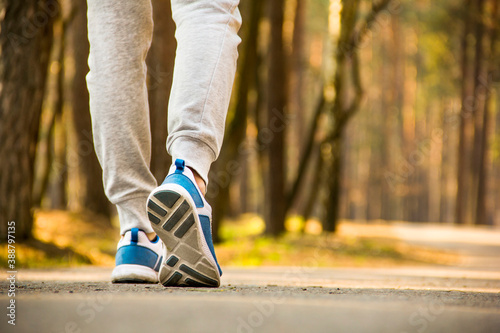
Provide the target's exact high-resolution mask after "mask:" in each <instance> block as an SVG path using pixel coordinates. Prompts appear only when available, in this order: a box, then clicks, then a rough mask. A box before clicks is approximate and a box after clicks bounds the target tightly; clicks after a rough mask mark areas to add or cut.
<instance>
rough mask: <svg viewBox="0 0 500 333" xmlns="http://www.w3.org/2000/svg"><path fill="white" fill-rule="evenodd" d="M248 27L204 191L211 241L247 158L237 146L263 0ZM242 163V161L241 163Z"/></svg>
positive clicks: (242, 128)
mask: <svg viewBox="0 0 500 333" xmlns="http://www.w3.org/2000/svg"><path fill="white" fill-rule="evenodd" d="M250 5H251V8H250V16H249V18H248V28H247V30H246V31H245V32H244V33H245V36H246V38H244V43H245V44H244V45H243V51H242V54H241V60H240V69H241V70H239V71H238V72H239V77H237V82H236V89H237V90H236V91H235V94H236V96H237V97H236V106H235V108H234V117H233V119H232V121H231V123H230V124H229V128H228V130H227V132H226V135H225V138H224V144H223V145H222V150H221V153H220V156H219V158H218V160H217V161H216V162H215V163H214V165H213V167H212V170H211V172H210V175H209V177H210V182H209V188H208V191H207V199H209V200H211V202H212V208H213V210H212V215H213V221H212V235H213V238H214V242H217V241H219V235H218V231H219V227H220V224H221V221H222V219H223V218H224V216H225V215H226V213H227V208H228V205H229V188H230V183H231V181H232V179H233V177H234V176H236V175H237V174H239V173H241V165H240V163H239V162H238V160H239V159H247V158H248V156H245V154H242V152H241V151H239V148H240V145H241V143H242V142H243V140H244V138H245V135H246V127H247V116H248V93H249V91H250V89H251V87H252V86H255V85H256V83H255V82H256V75H257V70H256V69H257V65H258V64H257V62H258V59H257V58H258V53H257V49H258V47H257V42H258V36H259V25H260V21H261V18H262V11H263V5H264V1H263V0H252V1H251V3H250ZM243 163H245V162H243Z"/></svg>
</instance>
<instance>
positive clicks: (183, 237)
mask: <svg viewBox="0 0 500 333" xmlns="http://www.w3.org/2000/svg"><path fill="white" fill-rule="evenodd" d="M237 6H238V0H198V1H193V0H190V1H188V0H172V13H173V18H174V21H175V23H176V25H177V30H176V38H177V43H178V48H177V54H176V60H175V68H174V78H173V85H172V93H171V95H170V104H169V112H170V113H169V124H168V127H169V137H168V139H167V148H168V151H169V153H170V154H171V155H172V157H173V159H174V160H175V165H173V166H172V167H171V169H170V172H169V175H168V176H167V178H166V179H165V181H164V182H163V184H162V185H161V186H160V187H158V188H156V189H155V190H154V191H153V192H152V193H151V194H150V196H149V199H148V216H149V220H150V221H151V225H152V227H153V229H154V230H155V232H156V233H157V234H158V236H159V237H160V238H161V240H162V241H163V242H164V243H165V245H166V249H167V252H166V253H164V257H165V258H164V260H163V262H162V265H161V268H160V272H159V280H160V283H162V284H163V285H165V286H176V285H181V286H182V285H189V286H206V287H217V286H219V284H220V276H221V274H222V271H221V269H220V267H219V264H218V263H217V259H216V257H215V252H214V247H213V244H212V233H211V223H212V221H211V218H212V209H211V207H210V205H209V204H208V203H207V202H206V200H205V198H204V197H203V193H202V191H200V186H199V185H197V184H198V181H197V179H196V174H193V172H192V171H191V169H193V170H195V171H196V173H197V174H198V175H199V176H200V177H201V178H202V179H203V180H204V182H205V183H206V182H207V178H208V171H209V168H210V165H211V163H212V162H213V161H214V160H215V159H216V158H217V155H218V154H219V151H220V148H221V145H222V140H223V136H224V125H225V124H224V123H225V119H226V113H227V108H228V105H229V99H230V95H231V88H232V85H233V80H234V75H235V71H236V59H237V55H238V54H237V46H238V44H239V43H240V38H239V37H238V35H237V32H238V29H239V27H240V24H241V17H240V14H239V11H238V7H237ZM186 166H188V167H189V168H186Z"/></svg>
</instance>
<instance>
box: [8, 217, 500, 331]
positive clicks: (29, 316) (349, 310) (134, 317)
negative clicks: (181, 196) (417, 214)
mask: <svg viewBox="0 0 500 333" xmlns="http://www.w3.org/2000/svg"><path fill="white" fill-rule="evenodd" d="M386 228H388V227H387V226H386ZM390 231H391V232H390V233H387V232H386V233H385V235H389V234H390V235H391V237H397V238H398V239H401V240H403V241H405V242H408V243H412V244H419V245H421V246H428V247H433V248H439V249H442V250H447V251H455V252H458V253H460V254H461V256H462V260H461V261H460V263H458V264H457V265H455V266H452V267H450V266H417V267H391V268H332V269H330V268H328V269H323V268H316V267H314V265H312V266H310V267H272V268H253V269H242V268H225V269H224V276H223V279H222V283H223V285H222V286H221V288H217V289H206V288H202V289H193V288H163V287H162V286H160V285H112V284H110V283H109V282H108V281H109V275H110V272H111V269H110V268H99V267H84V268H76V269H65V270H20V271H19V272H17V273H16V279H17V287H16V296H15V297H9V295H8V290H9V282H8V280H7V278H8V277H9V275H8V274H7V273H6V272H5V271H2V272H1V278H2V282H0V286H1V292H0V303H1V305H2V306H1V308H2V309H4V310H3V311H5V314H7V313H8V312H9V311H10V310H9V309H7V306H9V304H10V303H9V302H10V301H11V300H12V299H14V300H15V314H16V326H12V325H9V324H8V320H9V318H8V316H6V315H3V318H4V319H2V320H1V321H0V331H1V332H142V331H143V332H145V328H146V327H147V328H148V329H150V331H151V332H160V331H162V332H202V331H203V332H400V333H402V332H420V333H422V332H500V259H499V258H500V257H499V254H500V232H499V231H498V230H488V229H470V228H450V227H443V226H428V227H425V226H422V225H417V226H414V225H410V224H397V225H393V226H390Z"/></svg>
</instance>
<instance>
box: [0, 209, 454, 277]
mask: <svg viewBox="0 0 500 333" xmlns="http://www.w3.org/2000/svg"><path fill="white" fill-rule="evenodd" d="M115 222H116V221H115ZM286 228H287V232H286V233H285V234H284V235H282V236H281V237H277V238H273V237H268V236H265V235H263V232H264V229H265V225H264V221H263V220H262V219H261V218H260V217H259V216H257V215H254V214H244V215H242V216H241V217H240V218H238V219H237V220H230V221H226V223H224V224H223V225H222V226H221V230H220V231H221V238H222V240H223V241H222V243H221V244H217V245H216V246H215V248H216V253H217V258H218V260H219V262H220V264H221V265H222V266H314V267H341V266H344V267H346V266H347V267H349V266H351V267H362V266H369V267H380V266H393V265H404V264H410V265H415V264H451V263H455V262H456V261H457V259H458V257H457V256H456V255H453V254H448V253H444V252H439V251H436V250H428V249H424V248H421V247H416V246H411V245H408V244H405V243H402V242H400V241H398V240H397V238H394V237H393V238H391V237H387V235H388V232H389V231H390V228H389V226H388V225H383V224H378V225H368V224H355V223H351V222H348V221H344V222H342V223H341V224H340V225H339V230H338V232H337V233H336V234H325V233H321V224H320V223H319V222H318V221H313V220H311V221H307V223H305V222H304V221H303V220H302V219H301V218H299V217H291V218H289V219H288V220H287V223H286ZM34 236H35V239H34V240H30V241H28V242H24V243H21V244H20V243H16V266H17V267H19V268H22V267H27V268H49V267H73V266H80V265H98V266H108V267H112V266H114V256H115V253H116V244H117V242H118V240H119V238H120V236H119V229H118V228H117V227H116V226H113V225H111V224H110V223H109V221H107V220H105V219H102V218H101V217H96V216H93V215H88V214H75V213H70V212H66V211H37V212H36V214H35V223H34ZM0 264H1V265H2V267H7V245H6V244H2V245H0Z"/></svg>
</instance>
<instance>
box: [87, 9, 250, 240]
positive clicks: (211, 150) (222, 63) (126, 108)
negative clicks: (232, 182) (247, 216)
mask: <svg viewBox="0 0 500 333" xmlns="http://www.w3.org/2000/svg"><path fill="white" fill-rule="evenodd" d="M87 3H88V35H89V41H90V56H89V67H90V72H89V74H88V75H87V86H88V89H89V92H90V112H91V116H92V129H93V135H94V144H95V148H96V152H97V156H98V158H99V162H100V164H101V166H102V168H103V181H104V188H105V191H106V195H107V196H108V198H109V200H110V201H111V202H112V203H113V204H116V206H117V210H118V214H119V218H120V227H121V233H122V234H123V233H124V232H125V231H127V230H130V229H131V228H134V227H136V228H140V229H142V230H144V231H146V232H152V231H153V230H152V229H151V226H150V224H149V221H148V219H147V216H146V199H147V197H148V195H149V193H150V192H151V191H152V190H153V189H154V188H155V187H156V186H157V184H156V181H155V179H154V177H153V175H152V174H151V172H150V170H149V164H150V159H151V133H150V126H149V106H148V96H147V88H146V64H145V59H146V54H147V52H148V49H149V47H150V44H151V39H152V33H153V19H152V7H151V2H150V0H121V1H116V0H88V1H87ZM238 3H239V0H172V14H173V19H174V21H175V24H176V27H177V29H176V34H175V37H176V39H177V53H176V58H175V67H174V76H173V84H172V91H171V95H170V102H169V115H168V131H169V135H168V138H167V150H168V152H169V153H170V155H171V156H172V158H173V159H174V160H175V159H177V158H181V159H184V160H185V161H186V165H188V166H190V167H192V168H193V169H195V170H196V171H197V172H198V173H199V174H200V176H201V177H202V178H203V179H204V180H205V182H207V178H208V171H209V168H210V165H211V163H212V162H213V161H214V160H215V159H216V158H217V156H218V154H219V151H220V148H221V145H222V140H223V136H224V124H225V119H226V113H227V108H228V105H229V99H230V95H231V88H232V85H233V80H234V75H235V71H236V59H237V57H238V53H237V46H238V44H239V43H240V41H241V40H240V38H239V37H238V35H237V32H238V30H239V27H240V25H241V16H240V13H239V10H238V7H237V6H238ZM167 168H168V166H165V170H167Z"/></svg>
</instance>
